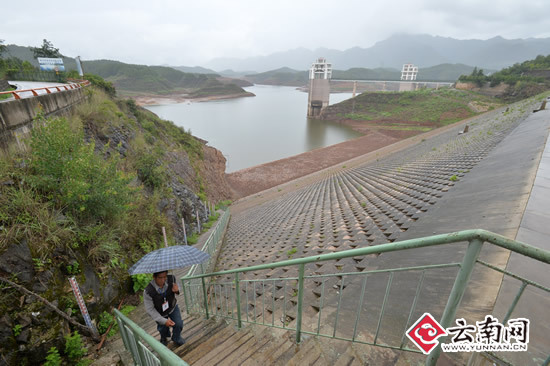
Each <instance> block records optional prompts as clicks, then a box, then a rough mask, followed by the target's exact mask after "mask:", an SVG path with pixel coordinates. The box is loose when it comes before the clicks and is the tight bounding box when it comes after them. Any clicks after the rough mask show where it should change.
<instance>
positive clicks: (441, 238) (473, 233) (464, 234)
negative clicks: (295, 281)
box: [185, 229, 550, 279]
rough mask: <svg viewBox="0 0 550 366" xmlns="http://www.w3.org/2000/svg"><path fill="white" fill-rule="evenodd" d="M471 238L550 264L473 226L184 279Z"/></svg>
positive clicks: (532, 250) (546, 255) (546, 257)
mask: <svg viewBox="0 0 550 366" xmlns="http://www.w3.org/2000/svg"><path fill="white" fill-rule="evenodd" d="M473 239H481V240H482V241H489V242H491V243H492V244H495V245H497V246H500V247H502V248H506V249H509V250H513V251H515V252H517V253H519V254H522V255H525V256H527V257H530V258H534V259H536V260H539V261H541V262H544V263H547V264H550V251H546V250H544V249H539V248H536V247H533V246H531V245H529V244H526V243H522V242H518V241H514V240H511V239H508V238H505V237H504V236H501V235H498V234H494V233H491V232H488V231H485V230H481V229H475V230H463V231H459V232H454V233H450V234H441V235H434V236H429V237H426V238H418V239H410V240H404V241H400V242H396V243H389V244H381V245H375V246H372V247H367V248H358V249H350V250H346V251H342V252H337V253H330V254H323V255H318V256H311V257H304V258H296V259H290V260H285V261H281V262H277V263H271V264H262V265H257V266H251V267H247V268H238V269H230V270H227V271H222V272H213V273H208V274H202V275H196V276H189V277H186V278H185V279H194V278H200V277H214V276H220V275H227V274H232V273H235V272H250V271H259V270H264V269H273V268H279V267H287V266H292V265H300V264H307V263H314V262H321V261H328V260H334V259H342V258H348V257H354V256H364V255H370V254H380V253H388V252H395V251H400V250H405V249H414V248H423V247H429V246H434V245H441V244H451V243H456V244H459V243H460V242H466V241H471V240H473Z"/></svg>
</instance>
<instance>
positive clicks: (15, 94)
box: [0, 80, 91, 99]
mask: <svg viewBox="0 0 550 366" xmlns="http://www.w3.org/2000/svg"><path fill="white" fill-rule="evenodd" d="M90 84H91V83H90V82H89V81H88V80H84V81H81V82H74V83H70V84H65V85H56V86H44V87H41V88H33V89H22V90H8V91H3V92H0V95H6V94H10V95H12V96H13V97H14V98H15V99H21V96H20V95H19V94H21V93H25V92H31V93H32V95H33V96H34V97H37V96H39V95H40V94H39V93H38V91H41V90H45V91H46V93H41V94H51V93H52V91H54V90H55V92H60V91H65V90H72V89H79V88H82V87H84V86H88V85H90Z"/></svg>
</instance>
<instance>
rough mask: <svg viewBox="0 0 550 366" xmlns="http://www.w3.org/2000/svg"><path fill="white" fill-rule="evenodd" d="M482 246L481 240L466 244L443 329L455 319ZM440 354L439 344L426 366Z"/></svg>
mask: <svg viewBox="0 0 550 366" xmlns="http://www.w3.org/2000/svg"><path fill="white" fill-rule="evenodd" d="M482 246H483V240H481V239H473V240H471V241H470V243H469V244H468V249H466V254H465V255H464V259H463V260H462V264H461V266H460V270H459V271H458V274H457V276H456V279H455V283H454V285H453V289H452V290H451V293H450V295H449V299H448V300H447V305H446V306H445V310H444V311H443V316H442V317H441V322H440V323H441V326H442V327H443V328H445V329H446V328H448V327H449V326H450V325H451V321H452V320H453V319H455V317H456V309H457V307H458V305H459V304H460V301H461V300H462V297H463V296H464V292H465V291H466V286H467V285H468V281H469V280H470V277H471V275H472V270H473V269H474V265H475V263H476V260H477V257H478V256H479V253H480V252H481V247H482ZM440 353H441V343H440V344H439V345H438V346H437V347H436V348H435V349H434V350H433V351H432V352H431V353H430V354H429V356H428V358H426V366H435V364H436V362H437V359H438V358H439V355H440Z"/></svg>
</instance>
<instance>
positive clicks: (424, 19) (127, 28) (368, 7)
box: [0, 0, 550, 66]
mask: <svg viewBox="0 0 550 366" xmlns="http://www.w3.org/2000/svg"><path fill="white" fill-rule="evenodd" d="M0 9H1V14H2V21H1V22H0V39H3V40H4V44H17V45H21V46H39V45H41V43H42V39H44V38H46V39H48V40H49V41H51V42H52V43H53V44H54V46H55V47H57V48H59V49H60V51H61V52H62V53H63V54H65V55H67V56H77V55H80V56H81V57H82V59H84V60H92V59H114V60H119V61H123V62H128V63H140V64H147V65H161V64H170V65H186V66H195V65H201V64H204V63H206V62H207V61H209V60H211V59H214V58H218V57H238V58H244V57H248V56H259V55H268V54H270V53H273V52H278V51H285V50H289V49H293V48H297V47H305V48H309V49H315V48H318V47H326V48H333V49H338V50H345V49H348V48H351V47H355V46H358V47H363V48H367V47H370V46H372V45H373V44H375V43H376V42H377V41H381V40H384V39H385V38H387V37H389V36H391V35H392V34H395V33H412V34H418V33H425V34H431V35H438V36H444V37H453V38H458V39H488V38H492V37H494V36H497V35H500V36H502V37H504V38H508V39H510V38H528V37H537V38H542V37H550V16H549V14H550V7H549V6H548V0H530V1H529V2H525V1H520V0H492V1H487V0H454V1H450V0H340V1H325V0H315V1H313V0H311V1H310V0H277V1H273V0H271V1H265V0H232V1H228V0H196V1H192V2H191V1H187V0H176V1H172V0H158V1H143V0H132V1H127V0H110V1H106V0H95V1H93V2H92V1H79V0H76V1H72V2H68V1H64V2H48V1H36V0H26V1H3V2H2V6H1V8H0Z"/></svg>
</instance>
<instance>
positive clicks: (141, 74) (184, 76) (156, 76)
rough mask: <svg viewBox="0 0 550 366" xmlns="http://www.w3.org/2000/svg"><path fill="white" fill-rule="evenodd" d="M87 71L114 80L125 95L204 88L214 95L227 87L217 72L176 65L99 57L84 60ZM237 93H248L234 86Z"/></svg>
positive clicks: (192, 90) (188, 90) (221, 92)
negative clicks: (187, 69) (193, 71)
mask: <svg viewBox="0 0 550 366" xmlns="http://www.w3.org/2000/svg"><path fill="white" fill-rule="evenodd" d="M83 68H84V70H85V71H86V72H87V73H92V74H96V75H99V76H101V77H102V78H104V79H105V80H107V81H110V82H112V83H113V84H114V85H115V87H116V88H117V90H118V91H120V92H122V94H127V93H128V92H134V93H136V92H137V93H156V94H166V93H171V92H180V93H183V92H195V91H198V90H199V89H201V88H208V90H209V91H211V92H213V93H214V95H220V94H223V90H227V87H226V85H225V84H224V83H222V82H220V81H218V80H217V79H216V77H217V75H213V74H191V73H186V72H182V71H179V70H176V69H174V68H172V67H164V66H145V65H133V64H126V63H123V62H119V61H110V60H97V61H85V62H83ZM231 90H232V91H234V93H246V92H245V91H244V90H243V89H242V88H240V87H237V86H234V87H232V88H231Z"/></svg>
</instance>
